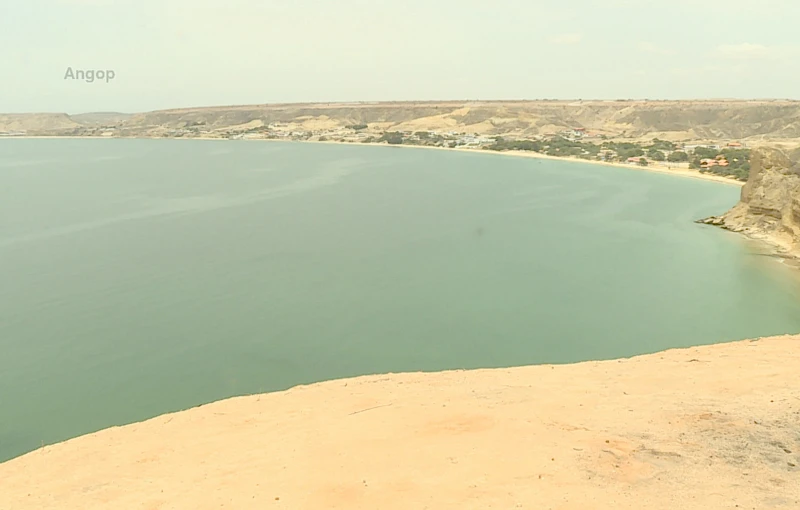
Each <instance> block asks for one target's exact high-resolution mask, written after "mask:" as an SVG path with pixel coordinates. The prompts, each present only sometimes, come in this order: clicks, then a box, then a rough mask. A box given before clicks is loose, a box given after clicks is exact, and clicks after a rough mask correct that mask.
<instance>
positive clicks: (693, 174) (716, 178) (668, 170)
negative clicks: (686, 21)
mask: <svg viewBox="0 0 800 510" xmlns="http://www.w3.org/2000/svg"><path fill="white" fill-rule="evenodd" d="M48 138H51V139H70V140H73V139H74V140H203V141H211V140H214V141H229V142H234V141H235V142H238V141H242V142H284V143H313V144H329V145H356V146H360V147H397V148H403V149H432V150H440V151H448V152H459V153H472V154H496V155H501V156H512V157H522V158H533V159H549V160H553V161H571V162H573V163H586V164H590V165H600V166H607V167H615V168H627V169H628V170H637V171H644V172H653V173H660V174H666V175H675V176H678V177H687V178H690V179H698V180H703V181H709V182H718V183H722V184H729V185H733V186H739V187H742V186H744V184H745V183H744V182H743V181H739V180H736V179H730V178H727V177H723V176H720V175H715V174H704V173H701V172H699V171H697V170H690V169H685V168H672V167H667V166H666V165H648V166H644V167H643V166H639V165H630V164H627V163H616V162H608V161H594V160H586V159H580V158H572V157H561V156H549V155H547V154H540V153H538V152H534V151H493V150H488V149H463V148H461V149H459V148H453V149H451V148H445V147H431V146H425V145H403V144H397V145H389V144H387V143H364V142H336V141H330V140H326V141H317V140H279V139H270V138H243V139H236V140H232V139H230V138H213V137H199V136H198V137H191V138H184V137H180V138H169V137H154V136H126V137H121V136H116V137H112V136H108V137H101V136H46V135H45V136H13V137H4V138H0V140H3V139H9V140H11V139H18V140H25V139H28V140H30V139H35V140H40V139H48Z"/></svg>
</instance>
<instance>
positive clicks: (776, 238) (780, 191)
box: [698, 148, 800, 257]
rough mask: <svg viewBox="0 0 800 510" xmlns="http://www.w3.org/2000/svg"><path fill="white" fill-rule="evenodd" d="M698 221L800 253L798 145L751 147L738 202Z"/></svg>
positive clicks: (799, 167) (799, 164)
mask: <svg viewBox="0 0 800 510" xmlns="http://www.w3.org/2000/svg"><path fill="white" fill-rule="evenodd" d="M698 223H704V224H708V225H715V226H720V227H722V228H725V229H727V230H731V231H734V232H741V233H743V234H746V235H748V236H750V237H752V238H755V239H760V240H763V241H766V242H768V243H770V244H772V245H773V246H776V247H778V248H779V249H780V250H781V252H783V253H784V254H787V255H792V256H795V257H797V256H800V149H797V150H794V151H787V150H782V149H773V148H759V149H756V150H754V151H753V155H752V160H751V170H750V178H749V179H748V180H747V183H746V184H745V185H744V187H743V188H742V197H741V200H740V201H739V203H738V204H736V206H735V207H734V208H733V209H731V210H730V211H728V212H727V213H725V214H724V215H722V216H712V217H710V218H706V219H703V220H699V221H698Z"/></svg>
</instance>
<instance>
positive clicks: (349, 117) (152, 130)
mask: <svg viewBox="0 0 800 510" xmlns="http://www.w3.org/2000/svg"><path fill="white" fill-rule="evenodd" d="M273 123H284V124H288V125H290V127H291V128H294V129H297V130H304V131H313V130H331V129H337V128H343V127H345V126H348V125H357V124H367V125H368V130H369V131H376V132H380V131H458V132H467V133H477V134H483V135H513V136H519V137H526V136H534V135H546V134H552V133H558V132H560V131H563V130H565V129H574V128H584V129H586V130H587V131H590V132H593V133H596V134H598V135H606V136H608V137H613V138H629V139H651V138H654V137H658V138H662V139H666V140H673V141H688V140H708V139H712V140H723V139H730V140H750V141H753V142H780V141H792V140H796V139H800V101H778V100H775V101H768V100H764V101H733V100H731V101H727V100H725V101H722V100H720V101H472V102H463V101H459V102H453V101H445V102H383V103H325V104H271V105H247V106H221V107H208V108H184V109H175V110H161V111H153V112H146V113H138V114H133V115H127V114H120V113H92V114H82V115H72V116H69V115H66V114H30V115H26V114H21V115H2V114H0V131H8V130H19V129H23V130H26V131H27V132H29V133H30V134H52V135H56V134H89V133H85V132H82V131H81V130H80V129H79V128H80V127H81V126H83V127H92V126H95V127H97V126H106V127H114V128H117V129H118V130H120V132H121V134H123V135H125V136H165V134H166V133H168V132H169V130H175V129H182V128H185V127H187V126H193V127H197V128H200V129H202V130H203V131H204V132H207V133H214V132H219V131H222V130H226V131H228V132H231V131H233V132H235V131H237V130H241V131H245V130H247V129H251V128H253V127H259V126H265V125H269V124H273ZM76 129H77V130H76Z"/></svg>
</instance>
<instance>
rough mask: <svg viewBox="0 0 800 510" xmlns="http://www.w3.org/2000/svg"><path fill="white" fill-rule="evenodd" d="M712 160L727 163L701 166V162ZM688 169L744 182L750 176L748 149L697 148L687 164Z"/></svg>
mask: <svg viewBox="0 0 800 510" xmlns="http://www.w3.org/2000/svg"><path fill="white" fill-rule="evenodd" d="M704 159H713V160H717V161H722V160H724V161H727V162H728V164H727V165H726V166H722V165H715V166H710V167H708V168H703V167H702V166H701V164H702V160H704ZM689 168H695V169H699V170H700V171H701V172H703V173H706V172H710V173H713V174H717V175H726V176H733V177H736V178H737V179H739V180H740V181H746V180H747V178H748V177H749V176H750V149H722V150H721V151H720V150H717V149H709V148H706V147H698V148H697V149H695V151H694V158H693V159H692V161H691V162H690V163H689Z"/></svg>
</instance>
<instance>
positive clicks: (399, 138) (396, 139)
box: [378, 131, 403, 145]
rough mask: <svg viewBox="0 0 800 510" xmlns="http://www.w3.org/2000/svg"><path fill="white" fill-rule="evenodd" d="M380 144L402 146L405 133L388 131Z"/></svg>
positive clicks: (379, 139) (379, 140)
mask: <svg viewBox="0 0 800 510" xmlns="http://www.w3.org/2000/svg"><path fill="white" fill-rule="evenodd" d="M378 142H386V143H388V144H390V145H400V144H402V143H403V133H400V132H399V131H387V132H386V133H384V134H383V136H381V137H380V138H378Z"/></svg>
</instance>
